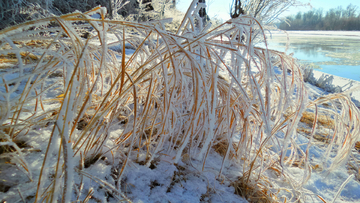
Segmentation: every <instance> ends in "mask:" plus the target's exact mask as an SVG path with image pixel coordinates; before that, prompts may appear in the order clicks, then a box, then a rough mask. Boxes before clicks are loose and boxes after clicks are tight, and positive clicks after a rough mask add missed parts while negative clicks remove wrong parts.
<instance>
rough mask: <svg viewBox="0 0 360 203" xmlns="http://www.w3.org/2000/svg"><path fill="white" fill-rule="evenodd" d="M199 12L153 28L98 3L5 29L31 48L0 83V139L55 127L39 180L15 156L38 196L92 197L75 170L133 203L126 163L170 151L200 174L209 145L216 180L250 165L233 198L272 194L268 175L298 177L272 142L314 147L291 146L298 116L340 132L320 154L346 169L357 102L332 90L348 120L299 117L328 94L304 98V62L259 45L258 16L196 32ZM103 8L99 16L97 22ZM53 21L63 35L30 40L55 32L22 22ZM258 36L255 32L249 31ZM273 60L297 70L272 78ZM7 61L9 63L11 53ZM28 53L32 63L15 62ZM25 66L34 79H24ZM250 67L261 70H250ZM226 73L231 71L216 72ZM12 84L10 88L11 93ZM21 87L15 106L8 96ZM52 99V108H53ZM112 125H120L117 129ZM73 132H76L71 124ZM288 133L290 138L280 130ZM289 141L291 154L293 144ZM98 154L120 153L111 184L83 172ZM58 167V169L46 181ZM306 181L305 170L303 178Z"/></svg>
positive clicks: (10, 36)
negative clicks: (216, 164)
mask: <svg viewBox="0 0 360 203" xmlns="http://www.w3.org/2000/svg"><path fill="white" fill-rule="evenodd" d="M194 9H196V1H194V2H193V7H191V8H189V11H188V12H187V15H186V17H185V18H184V19H183V21H182V22H181V25H180V26H179V28H178V29H177V30H176V32H174V33H170V32H168V31H166V30H163V28H164V27H165V26H164V24H165V22H166V20H164V21H153V22H149V23H148V24H144V23H134V22H127V21H111V20H108V19H105V15H106V13H105V9H102V8H95V9H93V10H91V11H89V12H85V13H71V14H67V15H63V16H59V17H49V18H45V19H40V20H38V21H31V22H26V23H24V24H21V25H16V26H14V27H10V28H7V29H4V30H0V41H1V40H2V39H3V38H5V37H6V40H10V41H13V42H14V41H15V42H16V43H14V44H15V46H16V47H15V48H16V49H18V50H20V52H24V53H25V55H23V56H22V57H19V58H16V60H18V61H17V63H18V64H19V65H18V66H14V67H13V68H12V69H4V71H3V72H2V73H1V74H2V75H1V76H4V78H5V76H12V78H11V79H9V80H11V82H9V81H6V79H5V80H3V81H1V83H0V85H1V87H2V89H3V92H1V93H2V94H3V95H4V97H3V98H5V99H4V100H0V101H1V104H2V106H1V108H0V111H1V116H0V124H1V127H2V128H3V129H7V128H8V129H9V130H5V131H2V132H3V133H2V134H3V136H4V140H1V142H2V143H4V145H5V144H8V143H7V142H12V140H15V139H14V138H15V137H16V136H17V135H22V136H23V137H24V138H27V139H31V138H32V135H31V133H33V132H34V131H35V130H34V129H35V128H34V126H37V125H38V123H39V121H41V122H43V123H45V124H47V123H49V125H48V128H49V132H51V133H50V134H49V137H48V138H47V139H48V140H47V141H48V145H47V148H46V150H44V152H43V155H44V156H39V157H42V158H43V159H42V160H39V161H42V165H41V167H40V169H39V170H40V171H35V173H36V174H40V175H39V176H35V177H36V178H37V180H36V181H33V180H32V178H33V176H32V173H33V171H31V170H29V167H28V166H29V164H28V163H27V161H26V159H25V158H24V156H22V155H23V154H22V152H21V150H19V149H16V152H14V153H17V155H19V157H20V158H19V159H17V161H18V162H17V163H18V164H21V165H20V166H21V167H22V169H24V170H23V171H24V173H25V174H26V175H27V176H28V177H29V180H31V181H33V182H34V183H38V184H36V185H34V187H33V191H32V192H33V194H35V201H49V202H53V201H56V200H60V199H62V201H63V202H71V201H84V200H86V199H79V197H77V199H76V198H73V195H72V192H73V191H74V187H76V191H78V192H79V193H83V192H84V191H82V190H83V187H81V186H79V185H81V183H80V182H75V181H77V180H75V181H72V180H73V178H74V174H77V175H80V176H85V175H86V176H87V177H88V178H91V179H92V180H95V182H97V183H99V185H101V187H102V188H105V189H106V191H107V192H109V193H110V194H114V195H113V196H114V198H116V200H117V201H121V200H126V201H129V200H128V199H127V197H126V196H125V195H124V193H122V192H121V190H120V187H121V185H120V184H121V181H122V180H123V177H124V173H125V171H126V170H125V169H126V168H127V167H128V164H129V163H131V161H133V162H137V161H139V163H140V162H141V163H142V164H144V165H146V166H149V165H151V163H152V161H153V160H154V159H155V158H159V156H162V153H160V152H162V151H168V152H169V154H170V155H167V156H171V159H169V160H171V161H172V162H173V164H177V163H178V162H180V161H181V160H182V159H183V160H191V159H193V158H194V159H197V160H202V161H203V162H202V164H203V169H204V167H205V162H206V159H207V156H208V152H209V151H210V149H211V148H214V149H215V151H216V152H218V153H219V154H221V155H222V156H223V159H224V160H223V162H222V165H221V166H220V169H219V171H218V172H219V175H221V174H222V173H223V170H226V168H224V165H225V164H224V163H227V161H228V160H229V159H236V160H237V161H239V162H241V163H243V167H242V168H239V169H238V170H239V171H241V172H242V174H248V175H244V178H240V179H239V180H238V181H235V183H234V184H233V185H234V187H235V188H236V191H237V193H238V194H240V195H242V196H245V197H246V198H247V199H249V200H251V201H253V202H260V201H263V202H269V201H272V200H276V194H272V193H269V191H270V188H272V187H274V185H272V184H271V183H270V182H269V181H268V179H267V177H266V171H268V170H271V171H275V172H276V174H278V175H279V176H282V177H283V178H284V179H285V180H286V181H288V182H290V181H291V180H292V179H291V176H292V174H286V175H284V174H282V173H284V172H283V171H286V170H282V167H287V166H286V165H285V164H283V162H284V157H281V158H280V161H279V156H280V152H274V151H272V150H271V148H272V147H273V145H277V146H276V147H278V148H279V149H280V151H281V153H283V154H285V153H286V152H287V151H288V150H293V151H302V152H303V153H304V154H306V153H308V152H306V151H303V149H301V148H300V147H298V146H296V145H291V143H290V140H292V139H296V133H293V132H294V131H296V129H297V126H298V121H299V120H302V121H303V122H305V123H307V124H309V125H313V123H314V119H315V118H316V119H317V120H318V123H319V124H320V125H323V126H324V127H327V128H333V126H334V125H335V126H336V127H337V133H336V134H334V135H333V138H334V139H333V140H334V142H336V145H333V146H332V148H331V150H333V151H334V150H336V151H337V152H338V153H337V155H336V157H330V156H329V155H328V154H325V155H324V156H325V159H328V160H332V161H333V163H334V164H332V165H331V166H330V169H334V168H336V167H338V166H339V165H341V164H342V162H341V160H345V159H344V156H347V155H348V153H347V152H348V150H351V149H349V148H350V147H349V146H353V145H354V142H355V141H354V140H356V138H357V136H359V128H358V126H359V118H360V112H359V110H358V109H357V108H356V107H355V106H354V104H353V103H352V102H351V100H350V99H349V98H348V97H346V96H344V95H342V94H336V95H329V96H327V97H326V98H329V99H331V100H338V101H339V104H340V105H341V111H342V112H340V113H337V112H334V114H336V116H337V117H338V118H341V121H340V122H339V123H334V121H333V120H332V119H330V118H328V117H327V116H326V115H322V114H318V116H315V115H313V114H311V113H309V112H305V113H304V114H303V112H304V111H305V110H306V109H307V108H312V109H314V106H315V109H317V107H316V106H317V105H319V104H322V103H324V101H323V100H324V98H321V99H318V100H315V101H311V102H309V103H305V101H304V98H307V94H306V88H305V85H304V81H303V78H302V73H301V68H300V67H299V66H298V65H297V64H296V63H294V60H293V59H292V58H291V57H290V56H288V55H286V54H285V53H282V52H278V51H274V50H268V49H264V48H260V47H255V46H254V43H255V42H257V41H258V40H259V39H261V40H265V41H266V37H265V34H264V27H262V26H261V23H259V22H258V21H257V19H255V18H253V17H251V16H245V15H244V16H241V18H239V19H233V20H230V21H227V22H225V23H223V24H221V25H219V26H217V27H215V28H214V29H206V28H204V29H201V30H198V27H197V26H200V25H196V24H193V22H194V19H195V18H196V17H197V16H196V15H197V12H194ZM96 12H97V13H100V16H101V19H93V18H91V17H90V15H92V14H93V13H96ZM79 21H81V22H83V21H85V22H86V23H87V25H88V26H89V27H92V29H93V30H94V31H93V32H92V33H91V37H88V38H86V39H85V38H82V37H81V33H79V32H78V31H77V30H76V29H75V28H74V27H75V26H76V22H79ZM47 23H55V24H57V25H59V26H56V27H54V28H51V32H53V33H56V34H54V35H49V38H47V39H46V40H43V42H42V43H41V41H42V40H37V41H34V42H28V38H29V36H36V37H37V39H38V38H39V36H41V35H42V33H47V32H50V31H49V30H48V28H46V26H41V27H40V28H39V29H38V30H35V31H33V30H31V31H29V30H27V28H28V27H29V26H37V25H44V24H47ZM134 31H137V34H134ZM254 31H256V32H258V33H260V34H259V35H256V36H254V35H253V34H254ZM34 32H35V33H34ZM238 33H241V34H243V35H245V36H246V37H245V39H246V40H248V41H246V43H241V42H239V41H236V40H235V39H232V38H228V36H230V35H232V36H236V34H238ZM25 36H26V37H25ZM108 36H113V37H114V38H116V39H117V41H116V42H112V43H115V44H118V46H119V47H120V48H119V51H118V52H115V51H112V50H110V49H109V47H108V45H109V42H108V41H107V40H108ZM21 37H24V40H21ZM233 38H235V37H233ZM220 39H226V40H220ZM39 41H40V42H39ZM129 44H130V45H131V46H132V47H134V48H135V50H133V51H132V52H131V54H127V53H126V46H128V45H129ZM0 46H1V47H0V50H1V51H3V53H12V52H13V51H14V50H13V49H15V48H12V47H10V46H9V43H0ZM46 47H48V48H49V47H50V48H49V49H47V48H46ZM27 48H34V49H36V51H37V54H39V56H46V57H47V58H45V59H47V61H45V63H44V60H35V58H34V59H31V57H32V56H31V55H28V54H27V53H28V52H27V51H26V50H27ZM34 53H35V52H34ZM271 56H276V57H277V58H278V59H279V60H280V63H281V64H282V67H283V70H287V69H289V70H291V71H290V72H289V73H287V72H284V74H283V75H276V74H275V73H273V72H272V71H271V70H272V68H273V66H272V65H271V61H270V57H271ZM3 57H4V60H5V59H6V60H9V59H12V58H11V57H12V56H3ZM26 58H28V59H29V60H28V61H26V60H27V59H26ZM227 58H229V60H228V61H226V60H227ZM30 59H31V60H30ZM225 59H226V60H225ZM23 60H24V61H25V63H24V64H25V65H24V64H21V63H20V62H23ZM1 63H2V62H0V66H1ZM25 69H26V71H28V73H29V74H28V73H27V74H23V73H24V70H25ZM255 69H256V70H257V71H256V72H254V71H250V70H255ZM220 70H221V72H225V73H224V75H226V76H227V77H226V78H224V77H223V76H220V75H219V72H220ZM14 73H16V74H17V75H16V74H14ZM275 77H276V80H275V79H274V78H275ZM54 78H55V79H54ZM47 79H51V80H47ZM54 81H56V82H54ZM8 83H11V84H12V85H11V87H10V88H9V84H8ZM49 83H50V84H49ZM20 85H22V86H20ZM12 87H16V88H17V89H16V90H15V89H12ZM14 91H16V94H17V95H16V96H17V102H13V101H11V100H10V99H8V98H12V96H13V95H12V93H13V92H14ZM45 95H53V98H45ZM57 95H59V96H58V97H57V98H55V97H56V96H57ZM294 98H295V99H294ZM51 102H52V103H55V104H53V106H50V105H49V104H48V103H51ZM289 106H291V108H292V109H293V111H292V113H291V114H289V115H287V116H286V117H285V118H284V116H283V112H284V110H286V108H287V107H289ZM29 112H30V113H29ZM54 112H56V113H55V114H54ZM48 115H51V116H48ZM88 115H90V116H88ZM299 117H303V118H302V119H300V118H299ZM114 124H115V125H118V126H116V128H121V129H122V130H123V131H121V132H117V133H116V134H112V135H111V136H110V133H109V131H110V129H111V128H112V127H113V125H114ZM77 127H80V128H81V129H80V128H78V130H76V129H77ZM79 129H80V130H79ZM345 132H346V133H345ZM282 133H283V134H284V137H285V138H291V139H283V138H280V137H277V135H278V134H282ZM225 134H226V136H225ZM344 134H346V135H347V136H344ZM236 136H238V137H237V138H238V141H237V143H236V144H234V143H233V139H232V138H235V137H236ZM110 137H111V139H112V140H111V142H109V139H110ZM225 137H226V139H225ZM275 137H276V139H275ZM53 138H56V139H59V141H58V142H57V141H56V142H55V141H53V140H52V139H53ZM229 138H231V139H229ZM225 140H226V141H225ZM274 140H276V142H274ZM10 144H11V143H10ZM289 145H290V146H291V147H290V148H291V149H288V148H287V146H289ZM228 146H232V148H233V150H231V151H230V153H229V155H230V156H226V153H227V150H228ZM284 146H286V147H284ZM334 146H335V147H334ZM54 149H56V150H58V151H53V150H54ZM187 151H190V152H191V153H187ZM233 151H234V152H233ZM193 152H196V154H195V153H193ZM235 152H236V153H235ZM233 154H236V156H235V155H233ZM103 155H104V156H105V155H107V156H109V157H116V159H115V158H113V161H115V160H116V161H117V164H114V168H116V170H115V171H116V174H114V177H116V178H115V179H114V181H113V182H114V185H111V186H109V185H107V184H108V183H107V182H106V180H99V178H98V177H94V176H92V175H91V174H90V175H89V174H87V173H86V171H84V170H83V167H82V166H83V165H84V163H85V162H86V166H90V165H92V164H96V162H97V161H99V159H100V158H101V157H104V156H103ZM142 155H145V156H143V157H146V158H145V159H144V160H140V159H139V157H140V156H142ZM54 156H55V157H54ZM48 157H51V158H48ZM74 157H79V159H80V160H79V162H80V163H79V167H78V166H73V167H72V166H71V164H70V165H69V164H68V163H75V159H74ZM138 159H139V160H138ZM76 163H77V161H76ZM274 163H276V165H275V164H274ZM49 166H51V170H52V171H49ZM264 166H271V167H264ZM300 166H301V163H299V164H298V167H299V168H300ZM292 167H293V166H292ZM259 168H263V169H264V170H258V169H259ZM37 169H38V168H37ZM37 169H36V170H37ZM34 170H35V169H34ZM304 170H309V169H304ZM50 173H51V174H50ZM309 173H311V171H309ZM53 174H57V175H56V176H54V177H53V178H52V179H49V177H51V175H53ZM304 174H305V173H304ZM306 178H307V177H306V176H305V175H304V177H303V179H304V180H305V179H306ZM31 181H30V182H31ZM286 181H284V182H286ZM305 183H306V181H304V182H303V183H302V184H305ZM299 184H300V183H299ZM301 186H302V185H301V184H300V185H299V186H298V188H299V191H301ZM272 189H273V188H272ZM275 189H276V188H275ZM278 189H279V190H280V188H278ZM299 191H297V189H294V190H293V191H292V192H293V193H296V196H297V197H299V198H301V197H303V196H304V194H303V193H301V192H299ZM89 194H90V193H89ZM293 196H295V195H293Z"/></svg>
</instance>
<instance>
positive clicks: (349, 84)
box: [308, 70, 360, 108]
mask: <svg viewBox="0 0 360 203" xmlns="http://www.w3.org/2000/svg"><path fill="white" fill-rule="evenodd" d="M312 73H313V74H312V77H313V78H312V79H310V81H309V82H310V83H311V84H313V85H316V84H318V82H319V80H320V79H324V78H328V79H327V82H326V83H323V84H324V85H321V84H320V85H319V86H320V88H322V89H324V90H327V91H329V92H337V91H340V92H345V93H347V92H348V94H349V96H350V97H351V99H352V101H353V102H354V104H355V105H356V106H357V107H359V108H360V82H359V81H355V80H351V79H347V78H343V77H339V76H336V75H331V74H328V73H324V72H320V71H317V70H312ZM308 77H311V76H308ZM337 87H339V88H338V90H337Z"/></svg>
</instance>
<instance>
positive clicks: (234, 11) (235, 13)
mask: <svg viewBox="0 0 360 203" xmlns="http://www.w3.org/2000/svg"><path fill="white" fill-rule="evenodd" d="M234 2H235V6H234ZM244 13H245V12H244V10H243V9H242V8H241V1H240V0H234V1H233V2H232V4H231V7H230V17H231V18H237V17H239V15H240V14H244Z"/></svg>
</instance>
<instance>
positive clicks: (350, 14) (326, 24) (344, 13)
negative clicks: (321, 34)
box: [279, 4, 360, 30]
mask: <svg viewBox="0 0 360 203" xmlns="http://www.w3.org/2000/svg"><path fill="white" fill-rule="evenodd" d="M289 24H290V25H289ZM279 28H280V29H282V30H360V14H357V6H355V5H352V4H350V5H349V6H347V7H346V9H343V8H342V7H341V6H340V7H337V8H334V9H330V10H329V11H327V12H326V13H325V15H324V14H323V10H322V9H318V10H310V11H308V12H305V13H302V12H299V13H297V14H296V15H295V16H288V17H287V20H286V22H281V23H280V24H279Z"/></svg>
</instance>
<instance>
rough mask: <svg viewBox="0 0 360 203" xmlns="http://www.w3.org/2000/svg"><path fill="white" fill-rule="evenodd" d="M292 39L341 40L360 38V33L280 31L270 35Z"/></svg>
mask: <svg viewBox="0 0 360 203" xmlns="http://www.w3.org/2000/svg"><path fill="white" fill-rule="evenodd" d="M286 33H287V34H288V35H289V36H293V37H304V35H314V36H317V37H334V38H341V37H347V38H349V37H354V38H359V37H360V31H342V30H303V31H301V30H288V31H286V30H281V31H273V32H271V35H272V36H273V37H274V36H279V35H286Z"/></svg>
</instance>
